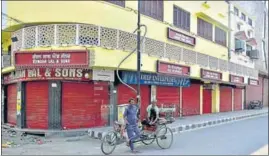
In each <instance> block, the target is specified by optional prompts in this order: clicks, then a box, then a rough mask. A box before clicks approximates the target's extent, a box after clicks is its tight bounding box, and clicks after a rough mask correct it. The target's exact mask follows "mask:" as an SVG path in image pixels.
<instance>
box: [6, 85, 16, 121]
mask: <svg viewBox="0 0 269 156" xmlns="http://www.w3.org/2000/svg"><path fill="white" fill-rule="evenodd" d="M16 103H17V84H11V85H8V87H7V115H8V117H7V122H8V123H9V124H12V125H16V122H17V121H16V118H17V117H16V112H17V108H16Z"/></svg>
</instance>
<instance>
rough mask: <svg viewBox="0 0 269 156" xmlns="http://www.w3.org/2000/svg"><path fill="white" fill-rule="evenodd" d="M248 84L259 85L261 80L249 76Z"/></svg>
mask: <svg viewBox="0 0 269 156" xmlns="http://www.w3.org/2000/svg"><path fill="white" fill-rule="evenodd" d="M248 84H249V85H253V86H258V85H259V80H255V79H251V78H249V79H248Z"/></svg>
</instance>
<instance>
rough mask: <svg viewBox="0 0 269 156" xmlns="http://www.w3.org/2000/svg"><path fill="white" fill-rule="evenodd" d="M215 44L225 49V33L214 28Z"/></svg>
mask: <svg viewBox="0 0 269 156" xmlns="http://www.w3.org/2000/svg"><path fill="white" fill-rule="evenodd" d="M215 42H216V43H218V44H220V45H223V46H225V47H226V32H225V31H224V30H222V29H220V28H218V27H215Z"/></svg>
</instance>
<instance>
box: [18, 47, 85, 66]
mask: <svg viewBox="0 0 269 156" xmlns="http://www.w3.org/2000/svg"><path fill="white" fill-rule="evenodd" d="M15 66H16V68H29V67H51V68H55V67H64V68H88V67H89V57H88V51H85V50H72V51H71V50H68V51H66V50H65V51H35V52H16V53H15Z"/></svg>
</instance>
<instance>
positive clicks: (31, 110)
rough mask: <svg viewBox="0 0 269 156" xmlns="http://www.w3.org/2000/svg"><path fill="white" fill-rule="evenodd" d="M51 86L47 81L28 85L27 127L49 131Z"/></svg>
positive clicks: (28, 83)
mask: <svg viewBox="0 0 269 156" xmlns="http://www.w3.org/2000/svg"><path fill="white" fill-rule="evenodd" d="M48 103H49V86H48V82H47V81H36V82H27V84H26V126H27V128H32V129H48Z"/></svg>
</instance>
